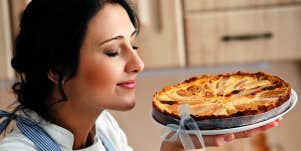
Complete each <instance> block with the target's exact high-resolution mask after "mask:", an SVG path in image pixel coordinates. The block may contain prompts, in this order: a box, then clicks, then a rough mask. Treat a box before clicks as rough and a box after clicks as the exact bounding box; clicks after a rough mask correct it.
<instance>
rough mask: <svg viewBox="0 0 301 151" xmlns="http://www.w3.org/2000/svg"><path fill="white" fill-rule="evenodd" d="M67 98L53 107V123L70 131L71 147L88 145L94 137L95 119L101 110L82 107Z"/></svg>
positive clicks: (78, 147)
mask: <svg viewBox="0 0 301 151" xmlns="http://www.w3.org/2000/svg"><path fill="white" fill-rule="evenodd" d="M74 102H77V101H71V100H68V101H66V102H62V103H58V104H56V105H55V107H54V108H53V112H52V113H53V114H52V117H53V120H54V123H55V124H57V125H59V126H61V127H64V128H65V129H67V130H69V131H71V132H72V134H73V136H74V143H73V149H82V148H85V147H87V146H90V145H92V144H93V142H94V137H95V121H96V119H97V117H98V116H99V114H100V113H101V111H92V110H91V109H90V110H89V109H83V107H82V105H80V104H75V103H74Z"/></svg>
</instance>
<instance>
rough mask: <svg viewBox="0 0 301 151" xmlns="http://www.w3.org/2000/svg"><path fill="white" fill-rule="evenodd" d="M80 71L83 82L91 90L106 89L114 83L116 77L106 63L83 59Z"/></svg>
mask: <svg viewBox="0 0 301 151" xmlns="http://www.w3.org/2000/svg"><path fill="white" fill-rule="evenodd" d="M80 70H81V75H82V78H83V80H84V81H83V82H84V83H85V85H87V86H88V87H90V88H97V89H105V88H106V87H108V86H110V85H112V83H114V77H115V76H114V74H113V73H112V72H110V66H108V65H106V64H105V63H104V62H100V61H98V62H97V61H94V60H93V59H83V60H82V62H81V67H80Z"/></svg>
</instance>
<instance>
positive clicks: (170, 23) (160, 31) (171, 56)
mask: <svg viewBox="0 0 301 151" xmlns="http://www.w3.org/2000/svg"><path fill="white" fill-rule="evenodd" d="M135 3H136V6H137V12H138V14H139V18H140V23H141V32H140V33H139V36H138V43H139V46H140V48H141V49H140V50H139V55H140V56H141V58H142V60H143V61H144V63H145V67H146V68H147V69H150V68H161V67H184V66H185V63H186V60H185V59H186V56H185V46H184V31H183V29H184V28H183V14H182V1H181V0H135Z"/></svg>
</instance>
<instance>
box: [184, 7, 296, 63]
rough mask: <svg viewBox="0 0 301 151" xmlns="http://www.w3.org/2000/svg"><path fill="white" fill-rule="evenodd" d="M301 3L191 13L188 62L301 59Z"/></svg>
mask: <svg viewBox="0 0 301 151" xmlns="http://www.w3.org/2000/svg"><path fill="white" fill-rule="evenodd" d="M300 18H301V5H295V6H294V5H293V6H286V7H273V8H267V9H250V10H239V11H222V12H210V13H190V14H187V16H186V18H185V19H186V31H187V52H188V64H189V65H190V66H196V65H213V64H225V63H246V62H256V61H273V60H275V61H276V60H288V59H290V60H292V59H295V60H297V59H301V28H300V27H301V20H300Z"/></svg>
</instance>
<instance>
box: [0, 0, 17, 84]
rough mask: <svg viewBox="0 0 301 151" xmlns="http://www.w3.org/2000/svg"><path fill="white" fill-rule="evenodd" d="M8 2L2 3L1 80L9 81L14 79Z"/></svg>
mask: <svg viewBox="0 0 301 151" xmlns="http://www.w3.org/2000/svg"><path fill="white" fill-rule="evenodd" d="M8 2H9V1H8V0H1V1H0V80H8V79H12V78H13V77H14V74H13V71H12V69H11V68H10V58H11V54H12V39H11V33H10V32H11V27H10V16H9V3H8Z"/></svg>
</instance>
